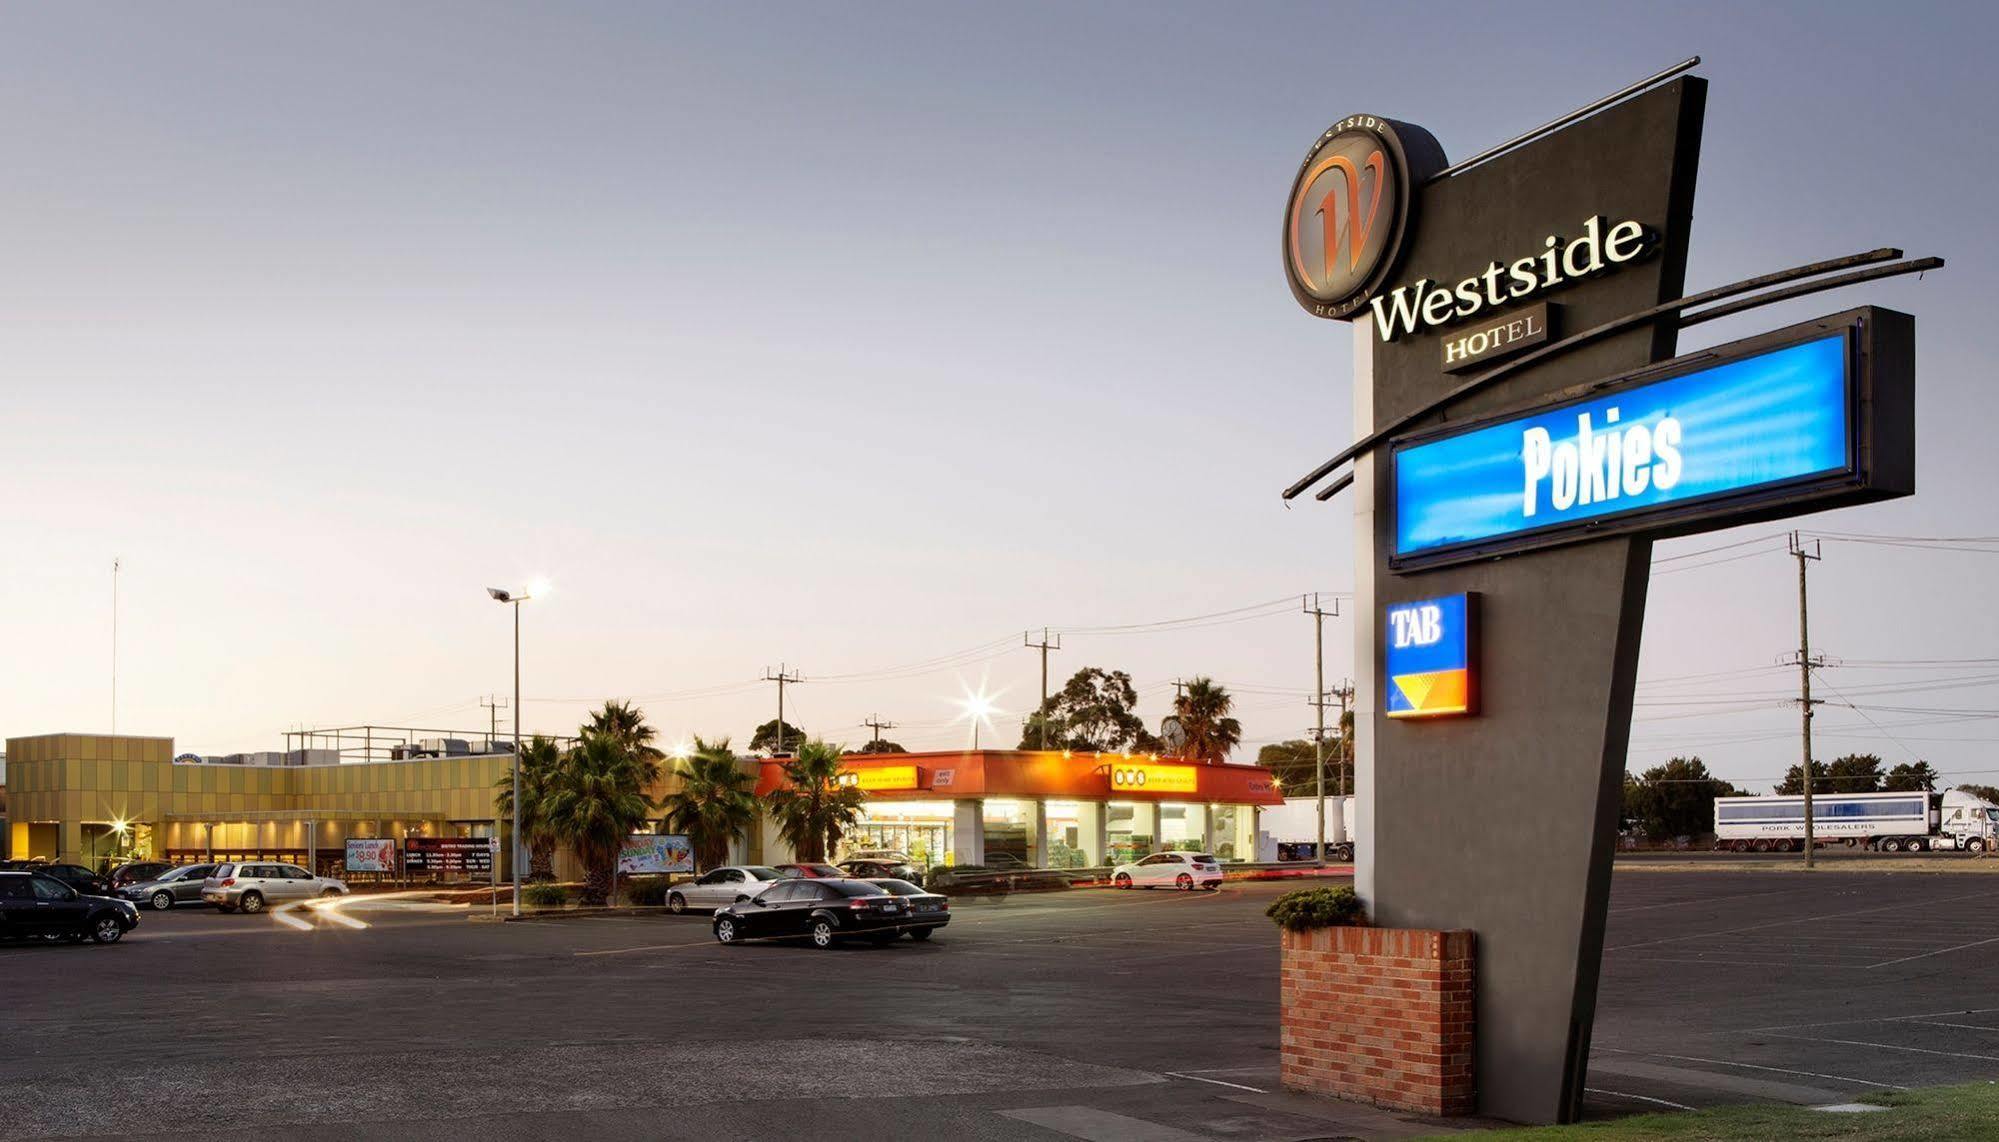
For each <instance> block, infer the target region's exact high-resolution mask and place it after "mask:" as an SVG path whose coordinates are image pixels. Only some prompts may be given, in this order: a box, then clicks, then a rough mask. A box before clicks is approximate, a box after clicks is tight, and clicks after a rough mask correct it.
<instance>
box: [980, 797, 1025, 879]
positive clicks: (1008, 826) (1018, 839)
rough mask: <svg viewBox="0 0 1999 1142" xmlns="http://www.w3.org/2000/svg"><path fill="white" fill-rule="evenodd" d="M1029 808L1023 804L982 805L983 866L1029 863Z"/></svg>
mask: <svg viewBox="0 0 1999 1142" xmlns="http://www.w3.org/2000/svg"><path fill="white" fill-rule="evenodd" d="M1032 811H1033V806H1032V805H1030V804H1029V803H1028V802H1026V801H1005V800H998V799H990V800H988V801H987V802H986V863H987V864H994V863H999V864H1011V863H1014V862H1016V861H1017V862H1019V863H1020V864H1023V865H1028V864H1033V863H1034V859H1033V842H1032V838H1031V837H1030V835H1029V834H1030V830H1031V829H1032V827H1033V821H1032V820H1031V816H1030V815H1031V813H1032Z"/></svg>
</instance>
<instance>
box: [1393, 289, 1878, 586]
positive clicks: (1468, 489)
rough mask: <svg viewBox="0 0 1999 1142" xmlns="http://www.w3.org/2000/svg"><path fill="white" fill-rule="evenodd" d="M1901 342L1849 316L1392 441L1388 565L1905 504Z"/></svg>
mask: <svg viewBox="0 0 1999 1142" xmlns="http://www.w3.org/2000/svg"><path fill="white" fill-rule="evenodd" d="M1884 328H1885V329H1888V330H1890V331H1891V332H1890V333H1889V335H1888V336H1886V337H1885V338H1884V337H1883V335H1882V331H1883V329H1884ZM1907 329H1908V325H1907V318H1906V317H1904V316H1903V315H1900V314H1891V313H1889V312H1887V311H1883V310H1858V311H1853V312H1852V313H1851V314H1848V315H1838V316H1835V317H1833V318H1826V319H1821V320H1820V321H1816V322H1807V323H1805V324H1804V325H1801V326H1797V327H1794V328H1792V329H1789V330H1780V331H1778V332H1777V333H1773V334H1769V335H1767V336H1764V337H1758V338H1753V339H1751V340H1750V341H1747V342H1742V343H1738V344H1737V345H1733V346H1720V347H1717V348H1715V349H1712V350H1707V351H1704V352H1700V353H1695V354H1689V355H1688V356H1685V357H1681V358H1678V359H1676V360H1674V361H1669V362H1664V363H1662V364H1660V365H1655V366H1652V367H1650V368H1647V369H1645V370H1642V371H1641V372H1639V373H1638V374H1636V375H1633V376H1630V377H1625V378H1617V379H1612V380H1610V381H1607V382H1604V383H1602V384H1599V385H1595V386H1591V388H1590V389H1589V390H1588V392H1587V393H1586V394H1585V395H1583V396H1579V397H1571V398H1569V399H1567V400H1564V401H1561V402H1558V403H1555V404H1550V405H1545V406H1542V407H1541V408H1538V409H1534V410H1530V411H1527V412H1522V413H1516V414H1513V415H1508V416H1501V417H1497V418H1493V419H1489V420H1486V421H1482V422H1476V423H1472V424H1469V425H1464V426H1454V427H1452V428H1450V429H1447V430H1444V431H1441V432H1437V433H1431V434H1427V435H1423V436H1418V437H1412V438H1409V439H1406V440H1403V441H1398V442H1397V443H1396V444H1395V446H1394V453H1393V460H1392V463H1393V475H1392V483H1393V487H1394V491H1395V496H1394V546H1393V549H1392V550H1391V552H1390V564H1391V565H1392V566H1394V567H1395V568H1396V569H1397V570H1405V569H1410V568H1416V567H1424V566H1432V565H1436V564H1441V563H1449V562H1458V561H1463V560H1466V559H1475V558H1484V557H1488V556H1491V555H1496V554H1500V553H1503V552H1507V551H1515V550H1522V549H1526V548H1532V547H1543V546H1548V545H1551V544H1556V543H1566V542H1574V541H1576V540H1582V539H1591V538H1595V537H1598V536H1602V535H1611V534H1619V533H1628V532H1638V531H1643V532H1650V533H1652V534H1656V535H1672V534H1683V533H1686V532H1689V531H1696V530H1702V529H1703V525H1705V526H1715V525H1717V523H1718V521H1719V520H1720V519H1721V518H1722V517H1727V519H1728V520H1729V521H1730V522H1735V523H1741V522H1751V520H1752V519H1753V517H1754V515H1755V514H1756V513H1757V512H1759V511H1760V512H1764V513H1766V514H1789V515H1795V514H1798V511H1799V510H1801V506H1802V505H1804V504H1807V503H1817V504H1818V506H1832V505H1833V504H1834V503H1839V502H1860V501H1862V500H1865V499H1878V498H1882V497H1883V496H1885V495H1895V494H1906V492H1905V491H1901V490H1898V489H1899V488H1900V486H1901V485H1902V484H1905V483H1907V482H1909V481H1908V480H1907V479H1906V478H1905V477H1904V476H1901V475H1897V474H1896V471H1897V469H1899V468H1901V467H1905V466H1907V465H1906V457H1907V455H1908V454H1910V453H1911V452H1913V448H1912V446H1911V443H1910V438H1911V437H1912V435H1913V434H1912V431H1911V428H1912V425H1913V416H1912V415H1911V413H1910V409H1911V406H1912V401H1911V400H1910V399H1909V397H1908V396H1907V393H1906V391H1905V390H1907V389H1908V380H1909V378H1911V377H1913V373H1914V370H1913V366H1912V365H1911V364H1910V358H1911V353H1910V351H1909V350H1908V348H1907V347H1908V346H1909V345H1912V344H1913V337H1910V336H1906V335H1903V336H1897V335H1896V332H1903V333H1906V330H1907ZM1875 341H1879V342H1880V344H1879V345H1876V346H1875V347H1873V348H1871V349H1866V348H1864V347H1865V346H1868V345H1872V344H1873V342H1875ZM1779 508H1782V509H1784V510H1781V511H1780V510H1777V509H1779ZM1803 510H1810V509H1809V508H1808V507H1806V508H1803Z"/></svg>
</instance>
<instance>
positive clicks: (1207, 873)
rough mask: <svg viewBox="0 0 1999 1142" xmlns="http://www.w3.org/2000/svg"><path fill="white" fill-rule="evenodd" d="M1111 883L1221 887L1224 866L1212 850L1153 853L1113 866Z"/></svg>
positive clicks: (1188, 887)
mask: <svg viewBox="0 0 1999 1142" xmlns="http://www.w3.org/2000/svg"><path fill="white" fill-rule="evenodd" d="M1111 883H1112V884H1113V885H1115V886H1116V887H1118V888H1159V887H1161V886H1170V887H1173V888H1183V889H1187V890H1189V891H1192V890H1193V889H1195V888H1220V887H1221V886H1222V866H1221V864H1220V862H1218V861H1216V860H1215V858H1214V857H1213V856H1212V855H1211V854H1208V853H1186V852H1170V853H1153V854H1152V855H1151V856H1149V857H1146V858H1145V859H1143V860H1139V861H1134V862H1133V863H1131V864H1121V865H1119V866H1117V867H1116V868H1115V869H1112V870H1111Z"/></svg>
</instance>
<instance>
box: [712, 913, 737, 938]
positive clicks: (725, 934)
mask: <svg viewBox="0 0 1999 1142" xmlns="http://www.w3.org/2000/svg"><path fill="white" fill-rule="evenodd" d="M736 935H737V933H736V922H735V921H734V920H731V919H729V918H728V917H727V916H724V917H722V918H721V919H720V920H717V921H715V942H716V943H718V944H733V943H735V942H736Z"/></svg>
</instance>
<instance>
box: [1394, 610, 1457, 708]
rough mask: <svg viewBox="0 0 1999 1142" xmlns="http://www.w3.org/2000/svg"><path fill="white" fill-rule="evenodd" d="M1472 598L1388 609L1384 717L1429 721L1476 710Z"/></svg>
mask: <svg viewBox="0 0 1999 1142" xmlns="http://www.w3.org/2000/svg"><path fill="white" fill-rule="evenodd" d="M1474 618H1475V616H1474V606H1473V596H1472V595H1470V594H1462V595H1445V596H1444V597H1442V598H1438V599H1423V600H1420V601H1417V602H1413V603H1396V604H1394V605H1392V606H1390V607H1389V608H1388V613H1387V622H1386V623H1385V625H1384V626H1383V628H1382V635H1383V640H1384V642H1385V644H1386V651H1385V653H1384V655H1383V658H1384V659H1385V662H1386V669H1385V670H1384V673H1385V674H1386V675H1387V676H1388V716H1389V717H1391V718H1435V717H1442V716H1445V715H1448V714H1469V713H1473V712H1475V710H1476V705H1477V703H1476V697H1477V690H1476V687H1475V685H1474V683H1475V681H1476V678H1475V675H1474V669H1475V667H1474V663H1473V660H1472V651H1473V646H1474V642H1473V632H1472V625H1473V622H1474Z"/></svg>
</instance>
